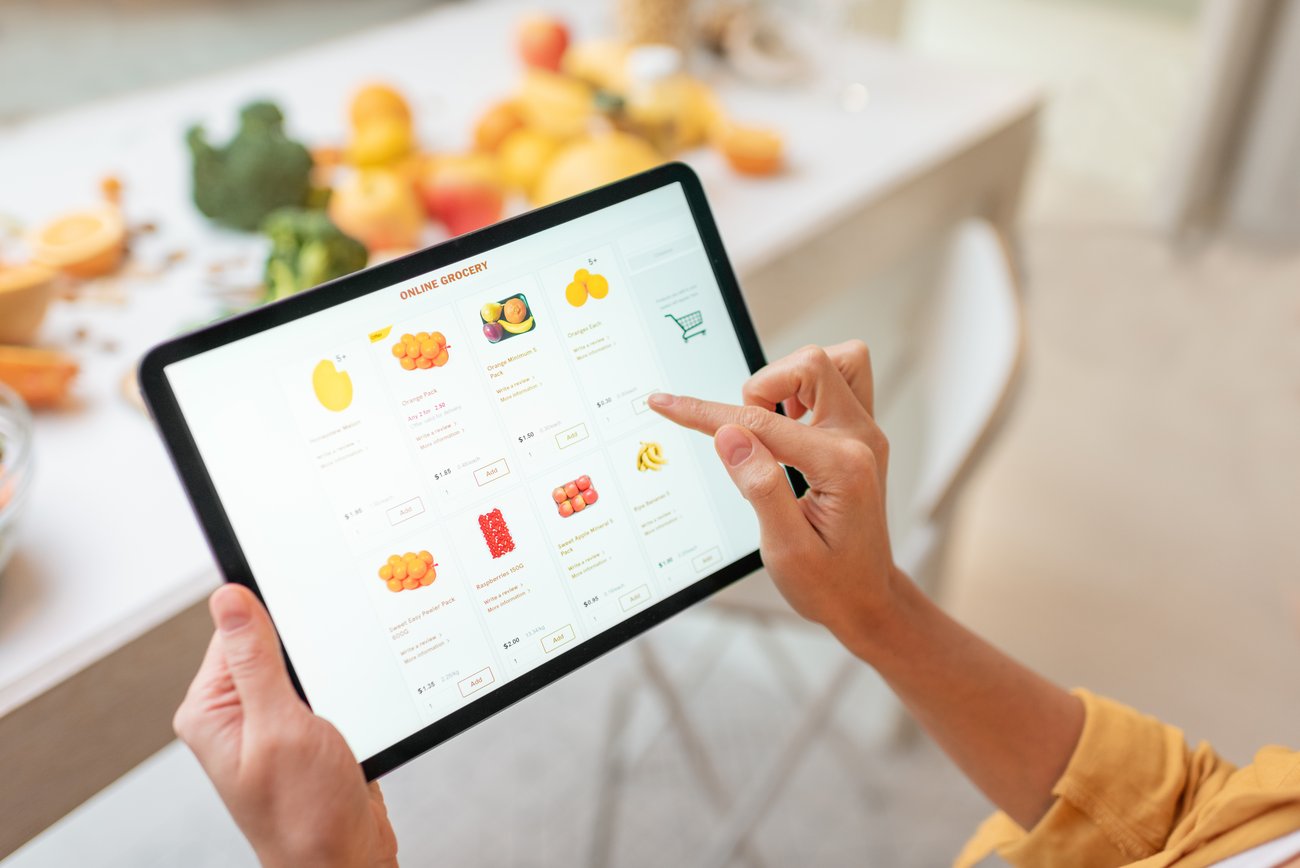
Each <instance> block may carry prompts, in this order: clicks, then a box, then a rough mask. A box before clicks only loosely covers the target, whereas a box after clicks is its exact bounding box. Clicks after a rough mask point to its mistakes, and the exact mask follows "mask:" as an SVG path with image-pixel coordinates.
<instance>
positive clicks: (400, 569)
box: [393, 561, 406, 582]
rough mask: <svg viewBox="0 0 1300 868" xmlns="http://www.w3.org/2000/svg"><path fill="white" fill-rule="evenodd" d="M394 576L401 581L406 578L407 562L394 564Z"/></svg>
mask: <svg viewBox="0 0 1300 868" xmlns="http://www.w3.org/2000/svg"><path fill="white" fill-rule="evenodd" d="M393 578H395V579H397V580H398V581H399V582H400V581H402V579H405V578H406V564H404V563H401V562H400V561H399V562H398V563H396V564H394V565H393Z"/></svg>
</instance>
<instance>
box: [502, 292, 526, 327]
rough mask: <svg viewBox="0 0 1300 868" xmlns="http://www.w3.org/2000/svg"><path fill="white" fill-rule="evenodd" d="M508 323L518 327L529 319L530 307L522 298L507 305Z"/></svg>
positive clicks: (513, 299) (510, 301)
mask: <svg viewBox="0 0 1300 868" xmlns="http://www.w3.org/2000/svg"><path fill="white" fill-rule="evenodd" d="M504 310H505V315H506V322H508V323H514V324H515V325H518V324H519V323H521V322H523V321H524V320H525V319H527V318H528V306H527V305H526V304H524V300H523V299H521V298H512V299H510V300H509V301H507V302H506V304H505V308H504Z"/></svg>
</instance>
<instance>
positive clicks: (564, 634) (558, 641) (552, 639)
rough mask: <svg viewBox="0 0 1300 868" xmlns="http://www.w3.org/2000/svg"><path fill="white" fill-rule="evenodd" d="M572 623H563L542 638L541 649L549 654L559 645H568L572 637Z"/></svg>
mask: <svg viewBox="0 0 1300 868" xmlns="http://www.w3.org/2000/svg"><path fill="white" fill-rule="evenodd" d="M574 635H575V634H574V632H573V625H571V624H569V625H565V626H564V627H562V628H560V629H559V630H556V631H555V632H554V633H552V634H551V635H549V636H547V637H546V638H545V639H543V640H542V650H543V651H545V652H546V653H547V654H550V653H551V652H552V651H554V650H555V649H556V648H559V647H560V646H561V645H568V644H569V643H570V642H572V641H573V637H574Z"/></svg>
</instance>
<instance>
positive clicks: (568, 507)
mask: <svg viewBox="0 0 1300 868" xmlns="http://www.w3.org/2000/svg"><path fill="white" fill-rule="evenodd" d="M573 509H574V507H573V504H571V503H569V502H568V501H567V500H566V501H564V503H561V504H560V517H561V518H568V517H569V516H571V515H573Z"/></svg>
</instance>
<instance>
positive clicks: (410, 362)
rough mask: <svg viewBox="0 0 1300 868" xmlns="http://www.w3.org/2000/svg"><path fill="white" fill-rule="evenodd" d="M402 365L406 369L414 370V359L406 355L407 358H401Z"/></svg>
mask: <svg viewBox="0 0 1300 868" xmlns="http://www.w3.org/2000/svg"><path fill="white" fill-rule="evenodd" d="M402 367H403V368H405V369H406V370H408V371H414V370H415V359H412V358H410V357H407V358H404V359H402Z"/></svg>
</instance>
